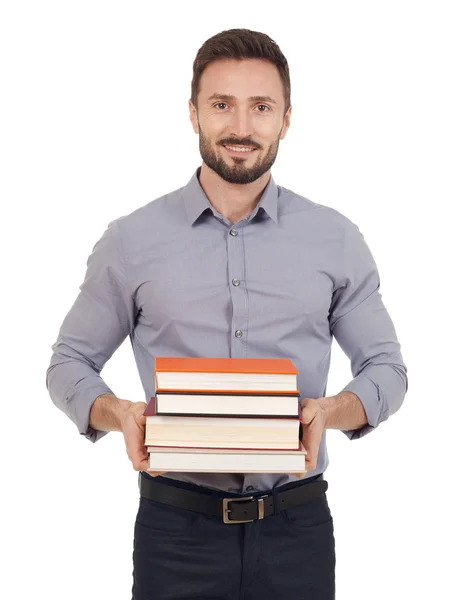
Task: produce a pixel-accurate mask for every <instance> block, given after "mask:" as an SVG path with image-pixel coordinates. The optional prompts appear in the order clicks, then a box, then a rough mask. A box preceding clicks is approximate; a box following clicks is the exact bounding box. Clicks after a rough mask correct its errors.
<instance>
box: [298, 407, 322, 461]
mask: <svg viewBox="0 0 454 600" xmlns="http://www.w3.org/2000/svg"><path fill="white" fill-rule="evenodd" d="M301 407H302V410H301V419H300V422H301V424H302V427H303V446H304V448H305V449H306V451H307V454H306V469H307V470H308V471H312V470H313V469H315V467H316V466H317V457H318V449H319V446H320V441H321V439H322V435H323V432H324V431H325V429H326V411H325V409H324V408H323V407H322V406H321V404H320V402H319V399H316V398H303V400H302V402H301Z"/></svg>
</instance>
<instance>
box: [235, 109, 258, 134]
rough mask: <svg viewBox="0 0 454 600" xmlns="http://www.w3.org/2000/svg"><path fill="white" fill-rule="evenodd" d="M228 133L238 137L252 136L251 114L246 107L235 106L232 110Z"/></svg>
mask: <svg viewBox="0 0 454 600" xmlns="http://www.w3.org/2000/svg"><path fill="white" fill-rule="evenodd" d="M230 133H231V134H232V136H234V137H237V138H239V139H243V138H247V137H250V136H252V133H253V129H252V115H251V114H250V111H249V109H248V108H238V107H237V108H236V109H235V110H234V111H233V113H232V121H231V126H230Z"/></svg>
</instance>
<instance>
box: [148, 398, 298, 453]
mask: <svg viewBox="0 0 454 600" xmlns="http://www.w3.org/2000/svg"><path fill="white" fill-rule="evenodd" d="M144 415H145V416H146V423H145V445H146V446H173V447H201V448H244V449H248V448H249V449H276V450H278V449H281V450H285V449H286V450H292V449H293V450H294V449H297V448H298V445H299V440H300V418H301V406H300V405H298V415H297V416H295V417H285V418H282V417H280V418H277V419H276V418H273V417H269V416H268V417H263V416H262V417H257V418H254V417H244V416H240V417H195V416H193V415H190V416H176V415H172V416H167V415H157V414H156V401H155V398H151V399H150V402H149V403H148V405H147V407H146V410H145V411H144Z"/></svg>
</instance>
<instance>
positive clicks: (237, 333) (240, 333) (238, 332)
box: [235, 329, 243, 338]
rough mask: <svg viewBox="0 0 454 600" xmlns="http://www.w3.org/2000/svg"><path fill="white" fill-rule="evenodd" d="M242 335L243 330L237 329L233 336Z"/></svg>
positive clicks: (238, 336)
mask: <svg viewBox="0 0 454 600" xmlns="http://www.w3.org/2000/svg"><path fill="white" fill-rule="evenodd" d="M242 335H243V332H242V331H240V330H239V329H237V330H236V331H235V337H237V338H240V337H241V336H242Z"/></svg>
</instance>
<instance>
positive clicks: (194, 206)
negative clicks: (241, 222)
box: [182, 167, 279, 225]
mask: <svg viewBox="0 0 454 600" xmlns="http://www.w3.org/2000/svg"><path fill="white" fill-rule="evenodd" d="M200 168H201V167H198V168H197V170H196V171H195V173H194V174H193V175H192V177H191V179H190V180H189V182H188V183H187V185H186V186H185V187H184V188H183V190H182V196H183V201H184V204H185V207H186V214H187V216H188V222H189V224H190V225H193V224H194V223H195V221H196V220H197V219H198V218H199V217H200V215H201V214H202V213H203V212H204V211H205V210H206V209H210V210H211V211H213V210H214V208H213V206H212V205H211V204H210V201H209V200H208V198H207V196H206V194H205V192H204V191H203V189H202V186H201V185H200V182H199V174H200ZM278 196H279V191H278V187H277V185H276V183H275V181H274V179H273V177H272V176H270V179H269V181H268V184H267V186H266V188H265V190H264V192H263V194H262V197H261V198H260V201H259V203H258V205H257V206H256V207H255V209H254V210H253V212H252V213H251V218H252V217H253V216H254V215H255V214H256V213H257V211H258V210H259V208H262V209H263V210H264V211H265V212H266V213H267V215H268V216H269V217H270V218H271V219H273V221H274V222H275V223H276V224H277V222H278V218H277V199H278Z"/></svg>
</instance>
